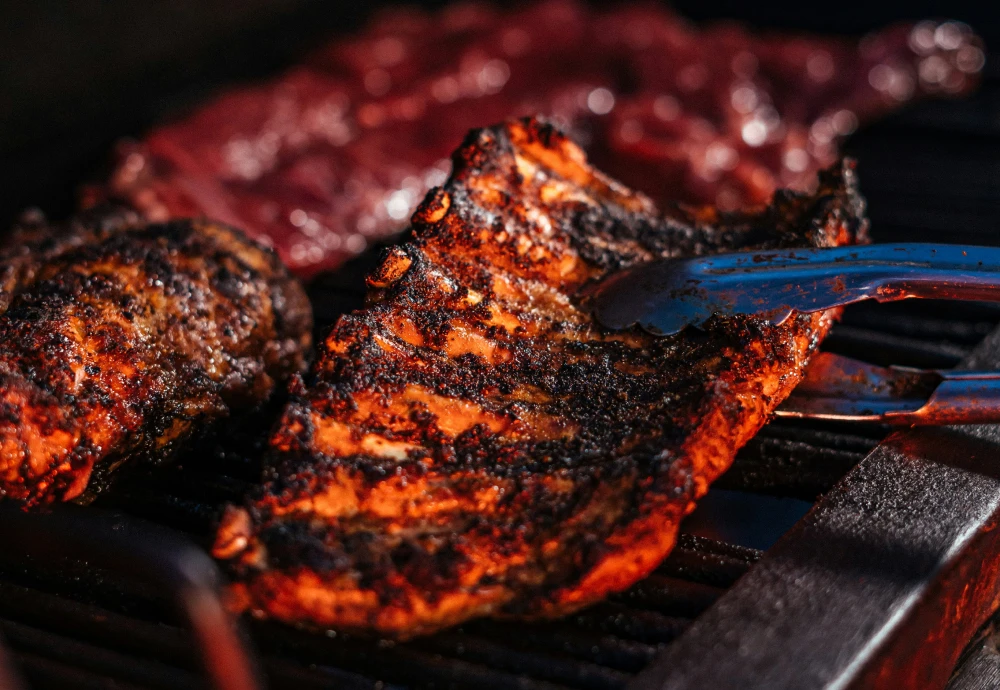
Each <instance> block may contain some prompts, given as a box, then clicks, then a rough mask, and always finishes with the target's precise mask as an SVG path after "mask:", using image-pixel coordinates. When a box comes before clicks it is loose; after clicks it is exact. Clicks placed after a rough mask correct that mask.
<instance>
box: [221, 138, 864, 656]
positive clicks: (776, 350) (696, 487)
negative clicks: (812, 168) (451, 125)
mask: <svg viewBox="0 0 1000 690" xmlns="http://www.w3.org/2000/svg"><path fill="white" fill-rule="evenodd" d="M454 164H455V172H454V174H453V175H452V177H451V179H450V180H449V181H448V183H447V184H446V185H445V186H444V187H443V188H441V189H436V190H434V191H432V192H431V193H430V194H429V195H428V197H427V199H426V200H425V201H424V203H423V204H422V206H421V207H420V208H419V209H418V211H417V212H416V214H415V215H414V219H413V239H412V241H411V242H408V243H406V244H404V245H402V246H399V247H396V248H394V249H392V250H391V251H390V252H388V254H387V255H386V256H385V258H384V260H383V261H382V263H381V265H380V266H379V267H378V268H377V269H376V270H375V272H374V273H373V274H372V275H371V276H370V277H369V278H368V286H369V306H368V307H367V308H366V309H364V310H362V311H360V312H356V313H354V314H351V315H349V316H345V317H343V318H342V319H341V320H340V321H339V322H338V323H337V325H336V327H335V328H334V330H333V332H332V333H331V334H330V336H329V337H328V338H327V340H326V342H325V343H324V345H323V346H322V348H321V351H320V356H319V360H318V362H317V363H316V365H315V366H314V368H313V370H312V373H311V375H310V377H309V379H308V381H307V382H306V383H305V384H303V385H298V386H296V387H295V388H294V390H293V401H292V402H291V403H290V404H289V406H288V408H287V409H286V411H285V413H284V416H283V419H282V421H281V424H280V428H279V429H278V431H277V432H276V433H275V435H274V437H273V438H272V441H271V445H272V450H273V457H272V458H271V460H270V463H269V466H268V469H267V470H266V484H265V485H264V486H263V487H262V488H261V489H259V490H258V491H257V492H256V493H255V494H254V495H253V496H252V497H251V498H250V500H249V502H248V503H247V505H246V507H244V508H231V509H230V510H229V511H228V512H227V514H226V518H225V519H224V521H223V524H222V525H221V527H220V530H219V534H218V537H217V542H216V548H215V554H216V556H218V557H219V558H223V559H232V562H233V570H234V572H235V575H236V577H237V579H238V582H239V584H238V585H237V588H236V591H237V593H238V595H239V598H240V599H241V600H242V601H244V602H245V603H246V605H248V606H250V607H251V608H252V609H253V610H255V611H257V612H259V613H260V614H261V615H268V616H273V617H275V618H278V619H281V620H285V621H290V622H295V623H305V624H311V625H318V626H323V627H336V628H342V629H360V630H369V631H371V630H374V631H377V632H379V633H382V634H388V635H394V636H399V637H407V636H411V635H416V634H421V633H425V632H429V631H432V630H434V629H437V628H440V627H442V626H446V625H450V624H454V623H457V622H459V621H462V620H465V619H468V618H471V617H474V616H484V615H496V616H514V617H527V618H537V617H551V616H558V615H562V614H565V613H568V612H570V611H573V610H575V609H578V608H580V607H582V606H585V605H586V604H588V603H591V602H593V601H596V600H598V599H600V598H602V597H604V596H605V595H606V594H608V593H609V592H614V591H618V590H622V589H624V588H626V587H628V586H629V585H631V584H632V583H634V582H636V581H637V580H638V579H640V578H642V577H644V576H645V575H646V574H648V573H649V572H650V571H651V570H652V569H653V568H654V567H656V565H657V564H658V563H659V562H660V561H661V560H662V559H663V557H664V556H665V555H666V554H667V553H668V552H669V551H670V549H671V548H673V544H674V541H675V539H676V536H677V530H678V526H679V524H680V520H681V518H682V517H683V516H684V515H685V514H686V513H687V512H689V511H690V510H691V509H692V508H693V507H694V501H695V500H696V499H697V498H699V497H700V496H701V495H703V494H704V493H705V491H706V489H707V488H708V484H709V483H710V482H711V481H712V480H713V479H715V478H716V477H717V476H718V475H719V474H720V473H721V472H723V471H724V470H725V469H726V468H727V467H728V466H729V464H730V463H731V462H732V460H733V456H734V455H735V453H736V451H737V449H738V448H739V447H740V446H742V445H743V444H744V443H745V442H746V441H747V440H748V439H749V438H750V437H751V436H752V435H753V434H754V433H756V431H757V430H758V429H759V428H760V427H761V425H763V424H764V422H765V421H766V420H767V417H768V415H769V414H770V412H771V411H772V410H773V409H774V408H775V406H776V405H777V404H778V403H779V402H780V401H781V400H782V399H783V398H784V397H785V396H786V395H788V393H789V392H790V391H791V389H792V387H793V386H794V385H795V384H796V383H797V382H798V380H799V378H800V376H801V373H802V369H803V367H804V365H805V362H806V360H807V359H808V358H809V356H810V354H811V353H812V352H813V351H814V350H815V348H816V347H817V346H818V344H819V341H820V340H821V339H822V337H823V335H824V334H825V333H826V331H827V329H828V327H829V325H830V322H831V318H832V316H833V312H829V313H820V314H813V315H809V316H799V317H793V318H791V319H789V320H788V321H787V322H786V323H785V324H783V325H781V326H771V325H768V324H767V323H766V322H765V321H762V320H759V319H756V318H752V317H739V318H728V319H714V320H713V321H711V322H710V323H709V324H708V325H707V326H706V327H705V329H704V330H688V331H685V332H684V333H682V334H680V335H677V336H671V337H668V338H662V339H657V338H655V337H652V336H650V335H648V334H646V333H644V332H642V331H639V330H637V329H634V330H629V331H625V332H621V333H610V332H607V331H604V330H602V329H601V328H600V327H598V326H596V325H595V324H594V323H593V320H592V318H591V316H590V314H589V313H588V311H587V310H586V308H585V305H581V304H580V303H579V302H578V296H579V294H580V290H581V288H582V287H583V286H585V285H586V284H588V283H589V282H590V281H593V280H595V279H599V278H600V277H601V276H603V275H604V274H606V273H607V272H609V271H612V270H615V269H618V268H621V267H623V266H627V265H629V264H632V263H635V262H638V261H643V260H648V259H651V258H653V257H658V256H666V255H678V254H692V253H704V252H719V251H726V250H732V249H751V248H761V247H781V246H809V245H812V246H831V245H837V244H848V243H852V242H855V241H858V240H861V239H864V233H865V229H866V221H865V219H864V215H863V214H864V204H863V201H862V200H861V199H860V197H858V195H857V192H856V189H855V181H854V175H853V170H852V168H851V167H850V166H849V165H840V166H836V167H834V168H832V169H831V170H829V171H827V172H826V173H824V174H823V175H822V176H821V179H820V188H819V190H818V192H817V193H816V194H815V195H807V194H794V193H787V192H781V193H779V194H778V195H777V197H776V200H775V203H774V204H773V205H772V206H771V207H769V208H767V209H766V210H761V211H757V212H753V213H742V214H734V215H716V213H715V212H714V211H711V210H704V211H700V212H698V213H697V214H692V213H689V212H686V211H683V210H680V209H673V210H671V211H670V212H669V213H668V214H667V215H666V216H665V217H664V216H660V215H659V214H658V213H656V211H655V209H654V207H653V204H652V203H651V202H650V201H649V200H648V199H647V198H646V197H644V196H642V195H640V194H637V193H635V192H632V191H630V190H629V189H627V188H625V187H624V186H622V185H620V184H619V183H617V182H615V181H613V180H611V179H610V178H608V177H605V176H604V175H602V174H600V173H599V172H596V171H594V170H593V169H592V168H590V167H589V166H588V165H587V162H586V160H585V158H584V155H583V152H582V151H581V150H580V148H579V147H577V146H576V145H575V144H573V143H572V142H571V141H569V140H568V139H567V138H565V137H564V136H563V135H561V134H560V133H559V132H558V131H557V130H555V129H553V128H552V127H551V126H548V125H544V124H539V123H538V122H535V121H523V122H513V123H510V124H508V125H506V126H499V127H494V128H490V129H484V130H480V131H478V132H474V133H472V134H471V135H470V136H469V138H468V139H467V140H466V143H465V144H464V145H463V147H462V148H461V149H460V150H459V151H458V153H457V154H456V155H455V158H454Z"/></svg>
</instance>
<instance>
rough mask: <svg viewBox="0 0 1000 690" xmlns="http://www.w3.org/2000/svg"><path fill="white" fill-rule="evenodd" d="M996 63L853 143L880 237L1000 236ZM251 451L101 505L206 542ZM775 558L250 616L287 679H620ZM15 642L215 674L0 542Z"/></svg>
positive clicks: (683, 563)
mask: <svg viewBox="0 0 1000 690" xmlns="http://www.w3.org/2000/svg"><path fill="white" fill-rule="evenodd" d="M991 74H992V76H989V75H988V76H987V81H986V83H985V84H984V87H983V89H982V90H981V92H980V93H979V94H978V95H976V96H975V97H973V98H972V99H970V100H968V101H964V102H952V103H928V104H924V105H922V106H919V107H918V108H915V109H913V110H911V111H909V112H907V113H904V114H902V115H901V116H899V117H897V118H895V119H894V120H893V121H891V122H886V123H883V124H882V125H879V126H877V127H874V128H871V129H869V130H867V131H865V132H862V133H861V134H859V135H858V136H857V137H856V138H855V140H854V141H853V142H852V146H851V151H852V153H854V154H855V155H856V156H857V157H858V158H859V159H860V161H861V167H860V174H861V179H862V188H863V191H864V192H865V194H866V195H867V196H868V198H869V201H870V204H871V216H872V220H873V234H874V236H875V237H876V239H877V240H878V241H903V240H907V241H953V242H961V243H984V244H986V243H996V242H997V241H998V238H997V236H996V229H995V228H996V226H995V223H996V220H997V218H998V217H1000V213H998V212H1000V188H998V183H997V180H998V179H1000V170H998V167H1000V155H998V154H1000V124H998V123H1000V76H998V75H997V72H996V71H995V70H994V71H993V72H992V73H991ZM367 260H369V259H362V260H359V261H358V262H356V263H355V264H354V265H353V266H351V267H349V268H348V269H345V270H344V271H341V272H339V273H338V274H337V275H334V276H329V277H326V278H324V279H322V280H321V281H319V282H318V283H317V284H316V285H314V287H313V294H314V301H315V303H316V306H317V312H318V317H319V320H320V321H322V322H326V323H329V322H330V321H331V320H332V319H333V318H334V317H335V316H336V314H337V313H339V312H341V311H343V310H344V309H346V308H350V307H352V306H354V305H356V304H357V302H358V300H359V298H360V287H361V282H360V280H359V276H360V275H361V274H362V273H363V272H364V270H365V268H366V261H367ZM998 322H1000V307H997V306H992V305H978V304H961V305H959V304H954V303H948V304H935V303H929V302H923V303H916V304H899V305H885V306H871V305H860V306H857V307H855V308H851V309H849V310H848V311H847V313H846V315H845V317H844V320H843V322H842V323H841V324H839V325H838V326H837V327H836V329H835V330H834V333H833V335H832V336H831V337H830V338H829V339H828V341H827V345H826V347H827V348H828V349H830V350H833V351H836V352H838V353H841V354H846V355H851V356H856V357H860V358H864V359H867V360H869V361H874V362H876V363H882V364H890V363H894V364H905V365H912V366H932V367H950V366H953V365H955V364H957V363H958V362H959V361H960V360H961V359H963V358H964V357H965V356H966V355H968V353H969V352H970V351H971V349H972V348H973V347H974V346H975V344H976V343H978V342H979V341H980V340H981V339H982V338H983V337H984V336H985V335H986V334H988V333H989V332H990V331H991V330H992V329H993V328H995V327H996V325H997V323H998ZM257 426H258V427H260V426H261V425H260V424H258V425H257ZM883 436H884V430H883V429H881V428H879V427H863V426H850V427H843V426H835V425H830V424H816V423H792V422H782V423H774V424H771V425H769V426H768V427H766V428H765V429H764V430H763V431H762V432H761V433H760V434H759V435H758V437H757V438H756V439H754V440H753V441H752V442H751V443H750V444H749V446H748V447H747V448H746V449H744V451H743V452H742V453H741V454H740V456H739V459H738V460H737V463H736V465H735V466H734V468H733V469H732V470H731V471H730V472H729V473H727V474H726V475H725V476H724V477H723V479H722V480H721V481H720V482H719V483H718V486H719V487H720V488H725V489H729V490H736V491H740V492H744V493H750V494H767V495H773V496H785V497H794V498H800V499H805V500H808V501H814V500H815V499H816V498H817V497H818V496H820V495H821V494H823V493H825V492H826V491H828V490H829V489H830V487H831V486H833V484H834V483H835V482H836V481H837V480H838V479H839V478H840V477H842V476H843V475H844V474H845V473H846V472H847V471H848V470H850V469H851V468H852V467H853V466H855V465H856V464H857V463H858V462H859V461H860V460H862V459H863V458H864V457H865V456H866V455H867V454H868V452H869V451H870V450H871V449H872V448H873V447H875V446H876V445H877V443H878V442H879V441H880V440H881V438H882V437H883ZM239 446H240V447H237V448H232V447H230V448H229V449H228V450H223V449H221V448H220V447H219V446H217V445H215V444H212V443H208V442H206V443H205V444H204V451H203V452H200V453H197V454H192V455H191V456H190V457H188V458H186V459H185V460H184V462H182V463H181V464H180V465H177V466H175V467H169V468H163V469H162V470H159V471H154V472H150V473H148V474H147V475H142V476H139V475H137V476H134V477H132V478H131V479H130V480H128V481H127V482H126V483H124V484H122V485H121V486H120V487H119V488H118V489H116V490H115V491H114V492H113V493H111V494H109V495H106V496H104V497H102V498H101V499H99V501H98V502H97V505H98V507H100V508H103V509H107V510H115V511H121V512H124V513H125V514H127V515H131V516H135V517H140V518H145V519H147V520H150V521H153V522H155V523H159V524H161V525H166V526H168V527H171V528H174V529H177V530H179V531H181V532H183V533H186V534H187V535H189V536H190V537H191V538H192V539H193V540H194V541H195V542H197V543H199V544H201V545H203V546H204V545H206V544H207V542H208V539H209V535H210V533H211V526H212V523H213V521H214V519H215V518H216V517H217V515H218V511H219V507H220V506H221V504H223V503H224V502H226V501H229V500H237V499H239V497H240V496H241V494H242V493H243V491H244V490H245V488H246V487H247V485H248V483H249V482H252V481H254V479H255V478H256V476H257V467H256V464H255V462H254V460H253V457H254V455H255V446H254V441H253V440H252V439H251V438H250V437H249V435H248V434H244V437H243V438H242V439H241V440H240V442H239ZM124 557H126V558H127V554H126V555H124ZM760 557H761V552H759V551H756V550H753V549H749V548H745V547H741V546H737V545H732V544H725V543H721V542H718V541H714V540H710V539H706V538H703V537H699V536H695V535H692V534H685V535H684V536H682V538H681V540H680V543H679V545H678V548H677V549H676V550H675V551H674V553H673V554H672V555H671V556H670V557H669V558H668V559H667V561H666V562H665V563H664V564H663V565H662V566H661V567H660V568H659V569H658V570H657V572H656V573H655V574H654V575H653V576H651V577H650V578H648V579H647V580H645V581H644V582H642V583H640V584H638V585H637V586H635V587H633V588H632V589H631V590H629V591H628V592H626V593H624V594H622V595H619V596H616V597H614V598H612V599H611V600H609V601H607V602H605V603H602V604H599V605H597V606H594V607H592V608H590V609H588V610H586V611H584V612H582V613H580V614H577V615H574V616H570V617H568V618H567V619H565V620H561V621H557V622H553V623H546V624H534V625H525V624H515V623H500V622H487V621H482V622H475V623H471V624H468V625H465V626H463V627H461V628H458V629H455V630H451V631H448V632H445V633H442V634H439V635H436V636H433V637H429V638H426V639H421V640H417V641H414V642H411V643H406V644H391V643H385V642H372V641H365V640H361V639H357V638H352V637H345V636H342V635H340V636H338V635H334V634H333V633H327V634H317V633H313V632H306V631H300V630H294V629H290V628H287V627H284V626H280V625H276V624H272V623H266V622H257V621H247V627H248V629H249V632H250V636H251V638H252V647H253V648H254V649H255V650H256V652H257V653H258V654H259V660H260V665H261V667H262V670H263V672H264V674H265V676H266V678H267V682H268V684H269V686H270V687H275V688H280V687H295V688H313V687H316V688H319V687H338V688H375V687H381V688H394V687H400V688H402V687H478V688H481V689H484V690H485V689H487V688H525V689H538V690H541V689H543V688H548V689H554V688H587V689H603V688H620V687H624V686H625V685H626V684H627V683H628V682H629V681H630V679H631V678H633V677H634V676H635V675H636V674H637V673H638V672H639V671H641V670H643V669H644V668H646V667H647V666H648V665H649V664H650V662H651V661H652V660H653V658H654V657H655V656H656V655H658V654H660V653H661V652H663V650H664V649H665V648H666V647H668V646H669V645H671V644H672V642H673V641H674V640H676V639H677V638H678V637H679V636H681V635H682V634H683V633H684V631H685V630H686V629H687V627H688V626H689V625H690V623H691V622H692V621H693V620H695V619H696V618H697V617H698V616H699V615H700V614H702V613H703V612H704V611H705V610H706V609H708V608H709V607H711V606H712V604H713V603H714V602H715V601H716V600H717V599H718V598H719V596H720V595H721V594H722V593H724V592H725V591H726V590H727V589H728V588H729V587H730V586H731V585H732V584H733V583H734V582H735V581H736V580H737V579H738V578H740V577H741V576H742V575H744V574H745V573H747V572H748V571H749V570H751V569H752V568H753V566H754V564H755V563H756V562H757V560H758V559H759V558H760ZM984 634H985V633H984ZM0 637H2V638H4V639H5V640H6V643H7V647H8V649H9V650H10V656H11V657H12V659H13V661H14V662H15V664H16V665H17V666H18V667H19V668H20V670H21V671H22V672H23V674H24V675H25V677H26V678H27V680H28V681H29V684H30V686H31V687H37V688H47V687H77V688H111V687H114V688H171V689H173V688H197V687H204V683H205V681H204V679H203V678H204V676H203V673H202V671H201V666H200V661H199V655H198V653H197V650H196V648H195V644H194V642H193V641H192V636H191V635H190V633H189V631H188V630H186V629H185V627H184V624H183V622H182V621H181V620H180V619H179V618H178V617H177V615H176V614H175V613H173V608H172V606H171V605H170V602H169V600H168V598H167V594H166V593H165V592H162V591H159V590H157V589H155V588H149V587H145V586H141V585H138V584H136V583H134V582H131V581H129V580H127V579H124V578H122V577H121V576H119V575H116V574H115V573H113V572H106V571H103V570H99V569H97V568H95V567H93V566H92V565H89V564H88V563H86V562H73V561H67V562H65V563H62V564H60V565H59V566H57V567H53V566H52V565H51V564H49V563H42V562H40V561H33V560H31V559H18V558H14V557H12V554H10V553H4V554H0ZM968 659H969V661H968V662H967V664H966V669H968V664H969V663H983V662H982V655H981V654H979V655H977V653H970V655H969V657H968ZM968 672H969V673H971V671H968ZM961 675H962V674H961V673H960V674H959V676H961ZM969 687H972V686H969Z"/></svg>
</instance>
